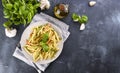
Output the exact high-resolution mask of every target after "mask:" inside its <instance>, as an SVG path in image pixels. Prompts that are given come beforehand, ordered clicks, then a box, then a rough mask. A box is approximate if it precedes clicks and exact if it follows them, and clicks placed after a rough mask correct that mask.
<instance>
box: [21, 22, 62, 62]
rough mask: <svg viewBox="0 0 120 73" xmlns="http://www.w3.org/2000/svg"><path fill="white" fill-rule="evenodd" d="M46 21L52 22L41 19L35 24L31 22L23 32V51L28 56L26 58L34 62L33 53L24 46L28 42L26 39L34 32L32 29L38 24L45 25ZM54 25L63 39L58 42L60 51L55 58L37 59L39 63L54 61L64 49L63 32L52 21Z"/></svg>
mask: <svg viewBox="0 0 120 73" xmlns="http://www.w3.org/2000/svg"><path fill="white" fill-rule="evenodd" d="M46 23H50V22H47V21H39V22H35V23H33V24H30V25H29V26H28V27H27V28H26V29H25V30H24V32H23V34H22V37H21V40H20V44H21V47H22V52H23V54H24V55H25V56H26V58H27V59H28V60H30V61H32V62H33V58H32V56H31V55H29V54H28V53H27V52H26V51H25V50H24V49H23V46H24V45H25V44H26V40H27V39H28V38H29V36H30V33H31V32H32V29H33V28H34V27H36V26H40V25H44V24H46ZM50 24H51V25H52V27H53V28H54V29H55V31H56V32H57V33H58V34H59V36H60V37H61V38H62V40H61V41H60V42H59V44H58V48H59V51H58V52H57V53H56V55H55V57H54V58H53V59H48V60H42V61H37V62H36V63H39V64H46V63H50V62H52V61H54V60H55V59H56V58H57V57H58V56H59V55H60V53H61V51H62V49H63V37H62V32H61V30H60V29H59V28H58V27H57V26H55V25H54V24H52V23H50Z"/></svg>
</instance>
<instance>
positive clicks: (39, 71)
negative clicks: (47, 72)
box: [17, 43, 42, 73]
mask: <svg viewBox="0 0 120 73" xmlns="http://www.w3.org/2000/svg"><path fill="white" fill-rule="evenodd" d="M17 47H18V49H19V50H21V51H22V48H21V44H20V43H18V44H17ZM31 62H32V61H31ZM32 64H33V65H34V67H35V69H36V70H37V72H38V73H42V71H41V70H40V69H39V68H38V67H37V65H36V64H35V63H34V62H32Z"/></svg>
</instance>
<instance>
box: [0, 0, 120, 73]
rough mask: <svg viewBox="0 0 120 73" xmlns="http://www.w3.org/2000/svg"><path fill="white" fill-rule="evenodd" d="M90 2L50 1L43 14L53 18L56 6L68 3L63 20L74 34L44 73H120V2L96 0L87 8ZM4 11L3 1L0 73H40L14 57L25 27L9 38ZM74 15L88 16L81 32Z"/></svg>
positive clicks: (84, 0) (19, 28)
mask: <svg viewBox="0 0 120 73" xmlns="http://www.w3.org/2000/svg"><path fill="white" fill-rule="evenodd" d="M89 1H90V0H50V3H51V7H50V9H49V10H46V11H43V12H44V13H46V14H48V15H51V16H53V17H54V14H53V7H54V6H55V5H56V4H58V3H67V4H69V9H70V13H69V15H68V16H67V17H66V18H64V19H62V20H61V21H63V22H65V23H67V24H68V25H69V26H70V28H69V31H70V32H71V34H70V36H69V38H68V39H67V41H66V42H65V44H64V48H63V51H62V54H61V55H60V56H59V58H58V59H57V60H55V61H54V62H53V63H51V65H50V66H49V67H48V68H47V70H46V71H45V73H120V4H119V3H120V0H96V1H97V4H96V5H95V6H94V7H89V6H88V2H89ZM2 12H3V7H2V5H1V0H0V73H37V71H36V70H35V69H34V68H32V67H30V66H28V65H27V64H25V63H24V62H22V61H20V60H18V59H16V58H14V57H13V56H12V54H13V52H14V50H15V46H16V44H17V43H18V42H19V40H20V37H21V34H22V32H23V30H24V28H25V27H23V26H19V27H17V29H18V33H17V36H16V37H14V38H7V37H6V36H5V32H4V27H3V26H2V24H3V22H5V21H6V19H4V18H3V13H2ZM73 12H75V13H77V14H80V15H81V14H86V15H88V17H89V22H88V23H87V25H86V29H85V30H84V31H79V23H74V22H73V21H72V19H71V14H72V13H73Z"/></svg>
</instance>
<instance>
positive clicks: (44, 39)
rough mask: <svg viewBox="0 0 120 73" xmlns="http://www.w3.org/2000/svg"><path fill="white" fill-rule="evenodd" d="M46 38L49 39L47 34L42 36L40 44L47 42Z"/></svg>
mask: <svg viewBox="0 0 120 73" xmlns="http://www.w3.org/2000/svg"><path fill="white" fill-rule="evenodd" d="M48 38H49V34H48V33H45V34H43V36H42V42H47V41H48Z"/></svg>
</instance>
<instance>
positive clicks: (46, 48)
mask: <svg viewBox="0 0 120 73" xmlns="http://www.w3.org/2000/svg"><path fill="white" fill-rule="evenodd" d="M40 45H41V46H42V49H43V51H45V52H47V51H48V50H49V47H48V45H47V44H45V43H43V42H40Z"/></svg>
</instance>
